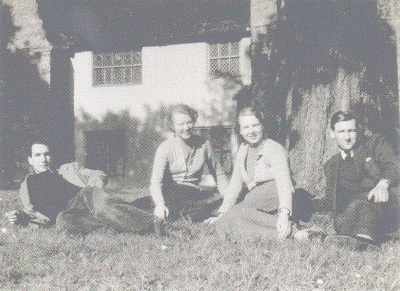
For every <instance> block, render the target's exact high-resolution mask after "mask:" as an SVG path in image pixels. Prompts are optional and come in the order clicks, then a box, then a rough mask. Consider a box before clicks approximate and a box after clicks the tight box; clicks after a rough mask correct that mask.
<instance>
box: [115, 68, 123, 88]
mask: <svg viewBox="0 0 400 291" xmlns="http://www.w3.org/2000/svg"><path fill="white" fill-rule="evenodd" d="M122 83H124V82H123V80H122V68H114V78H113V84H122Z"/></svg>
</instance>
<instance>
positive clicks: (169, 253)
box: [0, 191, 400, 290]
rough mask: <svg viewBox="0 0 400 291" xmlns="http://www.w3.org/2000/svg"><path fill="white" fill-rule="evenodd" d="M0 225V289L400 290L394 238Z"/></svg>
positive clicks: (399, 251) (8, 206) (398, 245)
mask: <svg viewBox="0 0 400 291" xmlns="http://www.w3.org/2000/svg"><path fill="white" fill-rule="evenodd" d="M136 192H137V193H136V194H137V195H140V193H142V192H141V191H136ZM138 193H139V194H138ZM142 194H143V193H142ZM0 199H1V200H0V209H1V211H0V214H1V215H2V217H3V213H4V212H6V211H9V210H12V209H15V208H18V207H19V205H20V204H19V198H18V193H17V191H0ZM316 221H317V222H318V221H327V218H326V217H324V216H319V217H316ZM0 224H1V226H0V227H1V229H0V230H1V232H0V255H1V267H0V290H400V281H399V279H400V278H399V275H400V266H399V265H400V259H399V258H400V242H399V241H398V240H397V241H390V242H387V243H385V244H384V245H383V246H382V250H381V251H378V252H377V251H375V252H374V251H368V250H367V251H365V252H362V253H359V252H353V251H349V250H345V249H337V248H335V247H329V248H327V247H325V246H323V245H321V244H319V243H317V242H308V243H299V242H296V241H292V240H287V241H284V242H265V241H256V242H253V243H231V242H225V241H220V240H219V239H218V237H217V236H216V234H215V230H214V227H213V226H212V225H203V224H192V223H190V222H187V221H181V222H178V224H184V225H186V226H187V227H188V228H189V230H190V232H187V233H182V235H177V236H176V237H174V238H166V237H163V238H158V237H156V236H155V235H152V234H151V235H145V236H138V235H135V234H115V233H113V232H111V231H107V230H101V231H98V232H95V233H92V234H90V235H87V236H85V237H76V236H75V237H74V236H69V235H67V234H65V233H62V232H57V231H56V230H54V229H37V230H33V229H29V228H25V229H23V228H19V227H16V228H13V227H10V225H9V224H7V222H6V221H5V220H4V219H3V218H1V220H0Z"/></svg>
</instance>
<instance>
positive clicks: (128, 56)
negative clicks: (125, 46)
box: [124, 52, 132, 65]
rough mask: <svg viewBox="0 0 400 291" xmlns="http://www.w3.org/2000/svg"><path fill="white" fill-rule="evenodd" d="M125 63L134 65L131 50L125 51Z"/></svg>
mask: <svg viewBox="0 0 400 291" xmlns="http://www.w3.org/2000/svg"><path fill="white" fill-rule="evenodd" d="M124 65H132V54H131V52H125V53H124Z"/></svg>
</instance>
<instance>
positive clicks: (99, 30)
mask: <svg viewBox="0 0 400 291" xmlns="http://www.w3.org/2000/svg"><path fill="white" fill-rule="evenodd" d="M38 5H39V13H40V17H41V18H42V19H43V21H44V27H45V29H46V31H47V37H48V38H49V39H50V41H52V42H53V43H56V44H57V43H59V42H60V41H61V40H62V37H64V38H66V39H65V40H67V42H68V41H70V42H72V43H74V44H75V45H76V48H75V49H76V50H83V49H86V50H88V49H89V50H96V49H98V50H113V49H116V48H117V49H119V50H123V49H132V47H135V46H143V45H149V44H151V43H154V42H156V43H157V44H158V45H159V44H160V43H162V42H164V43H170V42H183V41H188V39H191V38H192V37H201V36H204V35H209V34H218V33H224V34H226V33H229V32H232V33H236V34H237V33H238V32H240V33H242V34H243V33H246V28H247V27H248V22H249V19H250V9H249V7H250V1H249V0H245V1H243V0H201V1H199V0H178V1H176V0H175V1H172V0H162V1H160V0H146V1H142V0H135V1H132V0H110V1H96V0H84V1H76V0H67V1H66V0H38ZM227 7H229V9H227ZM61 35H62V37H61V38H60V36H61Z"/></svg>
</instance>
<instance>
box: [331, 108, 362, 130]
mask: <svg viewBox="0 0 400 291" xmlns="http://www.w3.org/2000/svg"><path fill="white" fill-rule="evenodd" d="M353 119H354V120H355V121H356V126H357V127H358V122H357V117H356V115H355V114H354V113H353V112H351V111H338V112H336V113H335V114H333V115H332V118H331V129H332V130H335V125H336V123H338V122H341V121H349V120H353Z"/></svg>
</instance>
